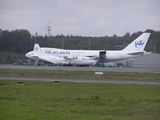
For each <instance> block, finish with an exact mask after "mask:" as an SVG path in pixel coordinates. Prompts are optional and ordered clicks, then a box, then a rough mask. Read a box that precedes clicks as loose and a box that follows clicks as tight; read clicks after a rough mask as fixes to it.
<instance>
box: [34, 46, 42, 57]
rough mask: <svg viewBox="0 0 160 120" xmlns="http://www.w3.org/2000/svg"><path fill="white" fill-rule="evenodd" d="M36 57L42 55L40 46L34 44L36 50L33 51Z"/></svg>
mask: <svg viewBox="0 0 160 120" xmlns="http://www.w3.org/2000/svg"><path fill="white" fill-rule="evenodd" d="M33 52H34V55H37V56H38V55H40V54H42V51H41V48H40V46H39V44H34V49H33Z"/></svg>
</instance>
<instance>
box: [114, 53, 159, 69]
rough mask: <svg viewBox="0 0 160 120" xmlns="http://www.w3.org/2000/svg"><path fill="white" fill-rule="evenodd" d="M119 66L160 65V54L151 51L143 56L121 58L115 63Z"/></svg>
mask: <svg viewBox="0 0 160 120" xmlns="http://www.w3.org/2000/svg"><path fill="white" fill-rule="evenodd" d="M114 65H115V66H117V67H121V66H122V67H132V66H133V67H160V54H157V53H151V54H148V55H144V56H141V57H136V58H132V59H127V60H121V61H117V62H115V63H114Z"/></svg>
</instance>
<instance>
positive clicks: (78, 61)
mask: <svg viewBox="0 0 160 120" xmlns="http://www.w3.org/2000/svg"><path fill="white" fill-rule="evenodd" d="M149 36H150V33H142V34H141V35H140V36H139V37H138V38H137V39H135V40H134V41H133V42H132V43H130V44H129V45H128V46H127V47H125V48H124V49H123V50H114V51H110V50H65V49H57V48H47V47H40V46H39V44H35V45H34V49H33V51H30V52H28V53H27V54H26V55H25V56H26V57H28V58H30V59H33V60H35V61H37V60H39V59H41V60H44V61H48V62H51V63H54V64H60V63H62V64H74V65H94V64H96V63H97V62H98V61H100V60H102V61H103V62H113V61H119V60H124V59H129V58H133V57H138V56H142V55H145V54H147V52H146V51H144V48H145V46H146V44H147V41H148V39H149Z"/></svg>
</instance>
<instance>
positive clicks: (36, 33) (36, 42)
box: [34, 33, 37, 44]
mask: <svg viewBox="0 0 160 120" xmlns="http://www.w3.org/2000/svg"><path fill="white" fill-rule="evenodd" d="M34 43H35V44H36V43H37V33H36V36H35V41H34Z"/></svg>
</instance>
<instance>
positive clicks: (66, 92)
mask: <svg viewBox="0 0 160 120" xmlns="http://www.w3.org/2000/svg"><path fill="white" fill-rule="evenodd" d="M159 118H160V86H159V85H137V84H136V85H135V84H102V83H67V82H61V83H60V84H54V83H53V82H47V81H24V84H23V85H18V84H17V81H14V80H0V119H1V120H159Z"/></svg>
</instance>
